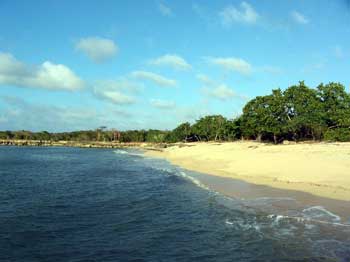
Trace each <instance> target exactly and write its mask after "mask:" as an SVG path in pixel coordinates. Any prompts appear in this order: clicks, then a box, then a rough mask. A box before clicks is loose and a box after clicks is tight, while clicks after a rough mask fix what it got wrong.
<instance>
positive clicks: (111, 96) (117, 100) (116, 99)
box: [95, 90, 135, 105]
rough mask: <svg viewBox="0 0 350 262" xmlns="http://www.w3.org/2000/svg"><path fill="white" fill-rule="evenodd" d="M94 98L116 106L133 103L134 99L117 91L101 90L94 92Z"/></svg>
mask: <svg viewBox="0 0 350 262" xmlns="http://www.w3.org/2000/svg"><path fill="white" fill-rule="evenodd" d="M95 94H96V96H98V97H100V98H102V99H105V100H107V101H109V102H111V103H113V104H116V105H128V104H133V103H135V99H134V98H132V97H130V96H127V95H124V94H122V93H121V92H119V91H115V90H103V91H97V90H95Z"/></svg>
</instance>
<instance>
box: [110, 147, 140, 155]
mask: <svg viewBox="0 0 350 262" xmlns="http://www.w3.org/2000/svg"><path fill="white" fill-rule="evenodd" d="M113 152H114V153H115V154H119V155H130V156H143V154H142V153H136V152H130V151H126V150H122V149H117V150H114V151H113Z"/></svg>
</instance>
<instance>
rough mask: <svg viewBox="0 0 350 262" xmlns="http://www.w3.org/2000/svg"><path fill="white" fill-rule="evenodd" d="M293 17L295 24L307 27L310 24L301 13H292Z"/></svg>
mask: <svg viewBox="0 0 350 262" xmlns="http://www.w3.org/2000/svg"><path fill="white" fill-rule="evenodd" d="M290 15H291V17H292V18H293V20H294V22H296V23H298V24H303V25H306V24H308V23H309V20H308V19H307V18H306V17H305V16H304V15H303V14H301V13H299V12H297V11H293V12H291V13H290Z"/></svg>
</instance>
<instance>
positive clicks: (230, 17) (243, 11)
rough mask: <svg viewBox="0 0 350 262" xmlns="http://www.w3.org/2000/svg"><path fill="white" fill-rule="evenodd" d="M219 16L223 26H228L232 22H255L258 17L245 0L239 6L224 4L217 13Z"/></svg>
mask: <svg viewBox="0 0 350 262" xmlns="http://www.w3.org/2000/svg"><path fill="white" fill-rule="evenodd" d="M219 16H220V18H221V22H222V24H223V25H225V26H230V25H232V24H234V23H244V24H255V23H256V22H257V21H258V18H259V14H258V13H257V12H256V11H255V10H254V8H253V7H252V6H251V5H250V4H248V3H247V2H242V3H241V4H240V7H235V6H233V5H229V6H226V7H225V8H224V9H223V10H222V11H221V12H220V13H219Z"/></svg>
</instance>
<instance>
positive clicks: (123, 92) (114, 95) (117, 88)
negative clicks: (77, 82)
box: [93, 79, 141, 105]
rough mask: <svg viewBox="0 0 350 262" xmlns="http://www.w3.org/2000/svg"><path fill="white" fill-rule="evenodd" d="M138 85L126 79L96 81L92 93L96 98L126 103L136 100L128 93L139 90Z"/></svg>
mask: <svg viewBox="0 0 350 262" xmlns="http://www.w3.org/2000/svg"><path fill="white" fill-rule="evenodd" d="M140 88H141V87H140V85H138V84H136V83H133V82H130V81H128V80H127V79H119V80H105V81H97V82H96V83H95V85H94V88H93V93H94V95H95V96H96V97H97V98H100V99H104V100H106V101H109V102H111V103H113V104H116V105H128V104H133V103H135V102H136V99H135V98H134V97H133V96H131V95H128V93H136V92H139V91H140Z"/></svg>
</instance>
